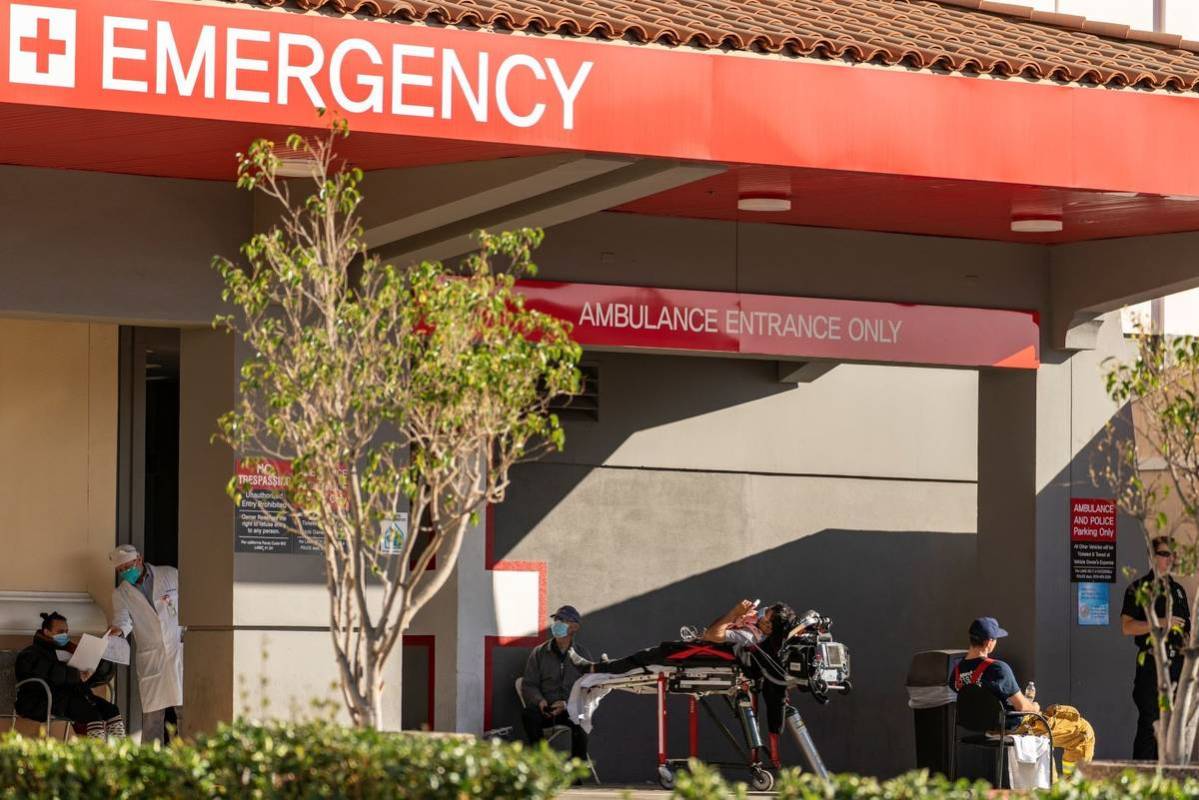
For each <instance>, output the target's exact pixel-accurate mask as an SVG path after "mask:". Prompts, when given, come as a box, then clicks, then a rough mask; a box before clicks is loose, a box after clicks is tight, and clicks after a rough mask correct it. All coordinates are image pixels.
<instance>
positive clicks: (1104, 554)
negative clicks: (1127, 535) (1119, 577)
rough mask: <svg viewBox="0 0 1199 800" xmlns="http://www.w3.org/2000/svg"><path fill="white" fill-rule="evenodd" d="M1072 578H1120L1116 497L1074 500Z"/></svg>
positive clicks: (1077, 580) (1102, 580)
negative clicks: (1117, 553)
mask: <svg viewBox="0 0 1199 800" xmlns="http://www.w3.org/2000/svg"><path fill="white" fill-rule="evenodd" d="M1070 580H1071V581H1073V582H1074V583H1115V582H1116V501H1115V500H1107V499H1103V498H1098V499H1096V498H1089V499H1088V498H1077V497H1076V498H1073V499H1071V501H1070Z"/></svg>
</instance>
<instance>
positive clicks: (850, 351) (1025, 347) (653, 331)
mask: <svg viewBox="0 0 1199 800" xmlns="http://www.w3.org/2000/svg"><path fill="white" fill-rule="evenodd" d="M520 290H521V292H522V293H523V294H524V295H525V297H526V298H527V301H528V305H529V306H530V307H531V308H535V309H537V310H539V311H543V312H545V313H547V314H552V315H554V316H556V317H558V318H560V319H563V320H566V321H567V322H570V323H571V324H572V325H573V326H574V337H575V340H576V341H578V342H579V343H580V344H582V345H584V346H590V347H598V348H640V349H646V350H661V351H678V352H706V353H739V354H744V355H753V356H763V357H772V356H774V357H780V358H788V359H802V358H819V359H833V360H843V361H875V362H887V363H905V364H940V365H952V366H962V367H1008V368H1016V369H1036V368H1037V366H1038V365H1039V363H1040V356H1039V353H1040V350H1039V347H1040V330H1039V325H1038V320H1037V315H1036V314H1035V313H1033V312H1029V311H1004V310H994V309H981V308H953V307H946V306H922V305H901V304H898V303H874V302H863V301H857V300H822V299H812V298H805V297H781V296H774V295H755V294H733V293H725V292H697V291H689V290H680V289H656V288H647V287H635V286H602V285H591V284H577V283H547V282H542V281H522V282H521V283H520Z"/></svg>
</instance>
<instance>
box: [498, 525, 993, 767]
mask: <svg viewBox="0 0 1199 800" xmlns="http://www.w3.org/2000/svg"><path fill="white" fill-rule="evenodd" d="M583 555H584V557H585V554H583ZM974 561H975V537H974V536H971V535H962V534H945V533H913V532H861V531H838V530H825V531H822V532H820V533H817V534H814V535H811V536H807V537H805V538H803V539H800V540H797V541H793V542H790V543H788V544H786V545H783V546H781V547H777V548H774V549H771V550H768V551H766V552H762V553H758V554H756V555H753V556H750V557H747V558H743V559H740V560H736V561H732V562H730V563H728V564H725V565H723V566H720V567H717V568H715V569H712V570H709V571H706V572H703V573H701V574H698V575H695V576H694V577H691V578H688V579H686V580H683V581H680V582H677V583H674V584H671V585H669V586H666V587H664V588H662V589H659V590H656V591H653V592H650V593H645V594H642V595H639V596H635V597H632V598H630V599H629V600H626V601H624V602H621V603H617V604H615V605H610V606H607V607H603V608H600V609H599V610H596V611H592V612H590V613H588V614H586V615H585V619H584V626H583V630H582V633H581V634H580V639H579V641H580V644H581V645H582V647H583V648H585V649H586V650H588V651H590V653H591V654H592V655H593V656H596V657H598V656H599V655H600V653H601V652H606V653H607V654H608V655H610V656H612V657H615V656H618V655H624V654H626V653H628V652H631V651H633V650H636V649H639V648H642V647H647V646H650V645H653V644H656V643H658V642H660V641H663V640H668V639H675V638H677V637H678V631H679V626H680V625H683V624H693V625H705V624H707V623H708V622H709V621H710V620H711V619H712V618H714V617H716V616H718V615H719V614H720V613H722V612H723V611H724V610H725V609H726V608H727V607H729V606H732V605H733V603H735V602H736V601H737V600H739V599H741V598H742V597H751V598H753V597H758V598H761V599H762V602H763V603H767V602H770V601H771V600H774V599H782V600H784V601H785V602H788V603H790V604H791V605H792V606H794V607H795V608H796V609H797V610H798V611H800V612H802V611H804V610H806V609H808V608H816V609H818V610H820V611H822V612H824V613H826V614H828V615H829V616H831V617H832V618H833V620H834V623H835V625H834V634H835V635H836V637H837V638H838V639H839V640H840V641H842V642H844V643H845V644H847V645H848V646H849V648H850V653H851V657H852V665H853V671H854V691H853V693H852V694H850V695H849V696H836V697H834V698H833V699H832V701H831V702H830V703H829V704H828V705H826V706H819V705H818V704H816V703H815V702H814V701H813V700H812V699H811V698H810V696H806V695H797V697H798V702H797V705H798V707H799V708H800V711H801V713H802V714H803V715H804V717H805V720H806V721H807V723H808V725H809V726H810V728H811V730H812V733H813V736H814V737H815V739H816V743H817V747H818V748H819V749H820V751H821V754H822V755H823V756H824V759H825V761H826V763H827V764H828V765H829V767H830V768H831V769H833V770H838V771H843V770H852V771H860V772H867V773H871V774H878V775H893V774H897V773H900V772H903V771H905V770H907V769H910V768H911V766H912V763H913V759H914V754H915V744H914V738H913V723H912V713H911V711H910V710H909V709H908V708H907V696H906V693H905V690H904V678H905V676H906V674H907V668H908V661H909V659H910V657H911V654H912V653H914V652H916V651H919V650H926V649H932V648H940V647H948V646H956V645H957V644H958V643H959V640H960V639H961V638H962V636H961V631H962V630H963V629H964V628H965V626H966V625H967V624H968V621H969V619H971V618H972V617H973V616H974V612H973V610H972V609H970V608H969V606H968V604H966V603H963V601H962V598H963V597H965V596H967V593H968V591H969V588H968V584H969V581H970V578H971V577H972V575H973V573H974ZM917 566H919V568H918V569H917V568H916V567H917ZM596 569H597V574H596V583H597V584H605V585H607V586H608V587H609V591H613V590H615V589H616V587H617V586H618V585H619V583H620V578H619V575H618V574H614V571H616V570H632V569H653V565H652V564H637V563H636V553H635V552H630V560H629V562H628V563H625V564H620V565H614V564H609V565H604V564H597V565H596ZM552 574H553V565H552V564H551V575H552ZM579 589H580V590H581V591H576V592H574V593H572V589H571V587H570V586H564V585H562V583H561V582H555V581H553V580H551V584H550V592H551V594H550V604H551V607H553V606H554V605H556V604H558V603H564V602H571V601H572V600H575V601H576V602H578V601H577V600H576V599H575V596H574V595H575V594H579V593H582V594H589V593H590V590H585V589H582V587H579ZM527 652H528V651H527V650H524V649H520V650H517V649H503V650H500V651H498V652H497V654H496V661H495V669H496V673H495V681H496V683H495V686H496V689H495V692H496V694H495V697H494V698H493V702H494V707H495V712H496V720H497V723H500V724H510V723H511V724H517V725H518V726H519V707H518V704H517V701H516V698H515V695H514V693H513V691H512V688H511V687H512V680H511V679H513V678H515V676H516V675H518V674H519V672H520V670H521V668H522V665H523V661H524V657H525V656H526V654H527ZM793 702H795V699H794V698H793ZM669 713H670V715H671V719H672V722H671V725H670V728H671V745H670V746H671V750H672V754H675V755H685V754H686V748H687V724H686V721H685V717H686V704H685V700H684V699H682V698H677V699H675V701H674V702H672V704H671V705H670V708H669ZM723 717H724V718H725V720H726V723H728V724H731V725H732V724H733V718H732V716H731V714H730V713H729V712H728V711H727V709H724V710H723ZM595 726H596V727H595V730H594V732H593V734H592V740H591V751H592V754H593V757H594V758H595V761H596V765H597V768H598V770H599V773H600V776H601V779H602V780H604V781H605V782H642V781H652V780H654V772H655V766H656V765H655V758H654V754H655V753H656V749H657V748H656V733H655V727H654V702H653V699H652V697H647V696H633V695H622V694H620V693H613V694H611V695H609V696H608V698H606V699H605V700H604V701H603V703H602V704H601V706H600V708H599V711H598V712H597V714H596V717H595ZM733 730H734V731H735V730H736V727H735V725H734V727H733ZM700 732H701V740H700V741H701V743H700V754H701V756H703V757H705V758H708V759H713V760H717V759H730V758H735V757H736V753H735V751H733V750H732V748H731V746H730V745H729V744H728V743H727V741H726V740H725V739H724V738H723V737H722V736H721V735H720V733H719V732H718V731H717V730H716V729H715V726H714V725H713V724H712V723H711V722H710V721H709V720H707V719H705V718H704V717H703V716H701V722H700ZM783 759H784V762H785V763H791V764H798V763H801V761H800V759H799V754H798V752H797V751H795V749H794V748H793V747H791V745H790V743H789V742H788V743H787V745H786V748H785V749H784V753H783Z"/></svg>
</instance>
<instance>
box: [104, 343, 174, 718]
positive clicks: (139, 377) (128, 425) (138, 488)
mask: <svg viewBox="0 0 1199 800" xmlns="http://www.w3.org/2000/svg"><path fill="white" fill-rule="evenodd" d="M118 385H119V392H120V396H119V398H118V434H117V435H118V442H119V445H118V451H117V542H116V543H117V544H132V545H133V546H135V547H136V548H137V549H138V550H139V551H140V552H141V553H142V555H143V556H145V559H146V561H147V562H148V563H150V564H156V565H166V566H172V567H178V566H179V331H178V330H177V329H173V328H142V327H122V328H121V332H120V346H119V384H118ZM135 647H136V643H135ZM130 669H131V668H128V667H123V668H121V670H120V671H119V673H118V676H117V698H118V703H119V704H120V705H121V707H122V708H123V709H124V710H125V712H126V719H127V720H128V721H129V730H130V733H134V732H137V731H140V729H141V713H140V707H141V703H140V699H139V697H138V693H137V682H136V681H134V680H131V675H130Z"/></svg>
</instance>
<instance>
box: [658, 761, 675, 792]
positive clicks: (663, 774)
mask: <svg viewBox="0 0 1199 800" xmlns="http://www.w3.org/2000/svg"><path fill="white" fill-rule="evenodd" d="M658 785H659V786H661V787H662V788H663V789H666V790H668V791H669V790H670V789H673V788H674V770H672V769H671V768H670V767H668V766H666V765H665V764H663V765H662V766H660V767H658Z"/></svg>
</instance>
